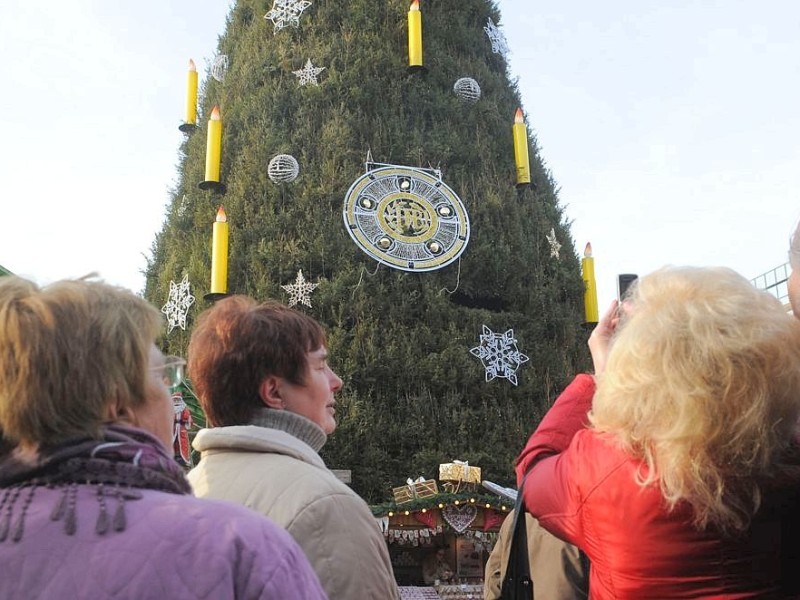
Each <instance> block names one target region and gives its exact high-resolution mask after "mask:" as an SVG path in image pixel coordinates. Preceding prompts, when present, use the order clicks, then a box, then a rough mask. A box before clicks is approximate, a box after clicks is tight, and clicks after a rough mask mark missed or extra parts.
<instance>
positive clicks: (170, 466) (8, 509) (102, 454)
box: [0, 425, 191, 542]
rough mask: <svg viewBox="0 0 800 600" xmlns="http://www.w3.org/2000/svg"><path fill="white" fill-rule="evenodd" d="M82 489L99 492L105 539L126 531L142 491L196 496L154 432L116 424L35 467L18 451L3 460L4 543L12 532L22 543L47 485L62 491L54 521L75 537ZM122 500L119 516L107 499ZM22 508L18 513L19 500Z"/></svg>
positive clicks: (0, 524) (0, 534) (0, 525)
mask: <svg viewBox="0 0 800 600" xmlns="http://www.w3.org/2000/svg"><path fill="white" fill-rule="evenodd" d="M78 485H85V486H89V487H91V488H94V490H95V493H96V495H97V501H98V504H99V508H100V512H99V514H98V517H97V523H96V526H95V531H96V532H97V533H98V534H99V535H104V534H105V533H106V532H107V531H108V530H109V529H110V528H113V529H114V530H115V531H123V530H124V529H125V527H126V519H125V501H126V500H138V499H139V498H141V497H142V494H141V492H139V491H137V490H138V489H151V490H159V491H162V492H167V493H171V494H190V493H191V488H190V487H189V482H188V481H187V480H186V477H185V475H184V472H183V470H182V469H181V468H180V466H178V464H177V463H176V462H175V461H174V460H173V459H172V458H171V457H170V456H169V455H167V454H166V453H165V452H164V450H163V449H162V447H161V444H160V443H159V442H158V441H157V440H156V438H154V437H153V436H152V435H150V434H149V433H147V432H145V431H142V430H140V429H134V428H132V427H124V426H119V425H111V426H108V427H106V428H104V429H103V431H102V436H101V438H100V439H92V438H80V439H75V440H71V441H70V442H68V443H65V444H62V445H60V446H58V447H55V448H53V449H51V450H49V451H47V452H43V453H41V454H40V456H39V457H38V458H37V460H36V461H35V462H34V463H29V462H25V461H22V460H20V459H19V458H18V457H17V456H16V455H15V454H14V453H13V452H11V453H10V454H6V455H5V456H2V458H0V493H2V495H1V496H0V542H4V541H5V540H6V539H7V538H8V537H9V534H11V535H10V538H11V540H12V541H15V542H17V541H19V540H20V539H22V534H23V531H24V527H25V513H26V512H27V509H28V506H29V505H30V503H31V501H32V500H33V497H34V494H35V493H36V489H37V488H38V487H41V486H46V487H49V488H59V489H61V490H62V492H61V495H60V498H59V500H58V501H57V503H56V505H55V506H54V507H53V511H52V513H51V515H50V518H51V519H52V520H53V521H60V520H62V519H63V520H64V531H65V532H66V533H67V534H68V535H72V534H74V533H75V530H76V527H77V520H76V518H75V504H76V499H77V493H78ZM107 496H111V497H114V498H116V500H117V508H116V511H115V514H114V516H113V518H110V517H109V514H108V511H107V508H106V498H107ZM20 497H22V499H21V503H22V506H21V507H20V508H19V510H15V505H16V504H17V501H18V499H20Z"/></svg>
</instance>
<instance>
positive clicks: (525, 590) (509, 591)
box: [500, 473, 533, 600]
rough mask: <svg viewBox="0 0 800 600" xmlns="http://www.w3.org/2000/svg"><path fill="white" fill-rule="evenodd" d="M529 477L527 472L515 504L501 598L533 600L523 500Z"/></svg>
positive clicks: (503, 599) (507, 599)
mask: <svg viewBox="0 0 800 600" xmlns="http://www.w3.org/2000/svg"><path fill="white" fill-rule="evenodd" d="M527 477H528V475H527V473H526V474H525V477H523V478H522V482H521V483H520V486H519V490H518V491H517V501H516V503H515V505H514V521H513V523H512V527H511V547H510V549H509V552H508V563H507V564H506V574H505V577H504V578H503V585H502V588H501V593H500V598H501V600H533V579H531V571H530V559H529V558H528V528H527V526H526V523H525V522H526V519H525V503H524V502H523V500H522V490H523V487H524V486H525V479H527Z"/></svg>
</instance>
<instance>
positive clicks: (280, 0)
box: [264, 0, 311, 33]
mask: <svg viewBox="0 0 800 600" xmlns="http://www.w3.org/2000/svg"><path fill="white" fill-rule="evenodd" d="M309 6H311V2H310V1H309V0H275V1H274V2H273V4H272V9H271V10H270V11H269V12H268V13H267V14H265V15H264V18H265V19H269V20H270V21H272V24H273V25H274V26H275V28H274V29H273V33H278V32H279V31H280V30H281V29H283V28H284V27H286V26H287V25H291V26H293V27H299V26H300V15H302V14H303V11H304V10H305V9H307V8H308V7H309Z"/></svg>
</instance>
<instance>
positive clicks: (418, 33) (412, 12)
mask: <svg viewBox="0 0 800 600" xmlns="http://www.w3.org/2000/svg"><path fill="white" fill-rule="evenodd" d="M408 66H409V67H411V68H419V67H422V13H421V12H420V10H419V0H414V1H413V2H412V3H411V8H410V9H409V10H408Z"/></svg>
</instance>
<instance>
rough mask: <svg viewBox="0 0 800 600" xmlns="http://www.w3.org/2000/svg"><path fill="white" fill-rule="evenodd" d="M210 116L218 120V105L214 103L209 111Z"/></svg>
mask: <svg viewBox="0 0 800 600" xmlns="http://www.w3.org/2000/svg"><path fill="white" fill-rule="evenodd" d="M211 118H212V119H214V120H215V121H219V105H218V104H215V105H214V108H213V110H212V111H211Z"/></svg>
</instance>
